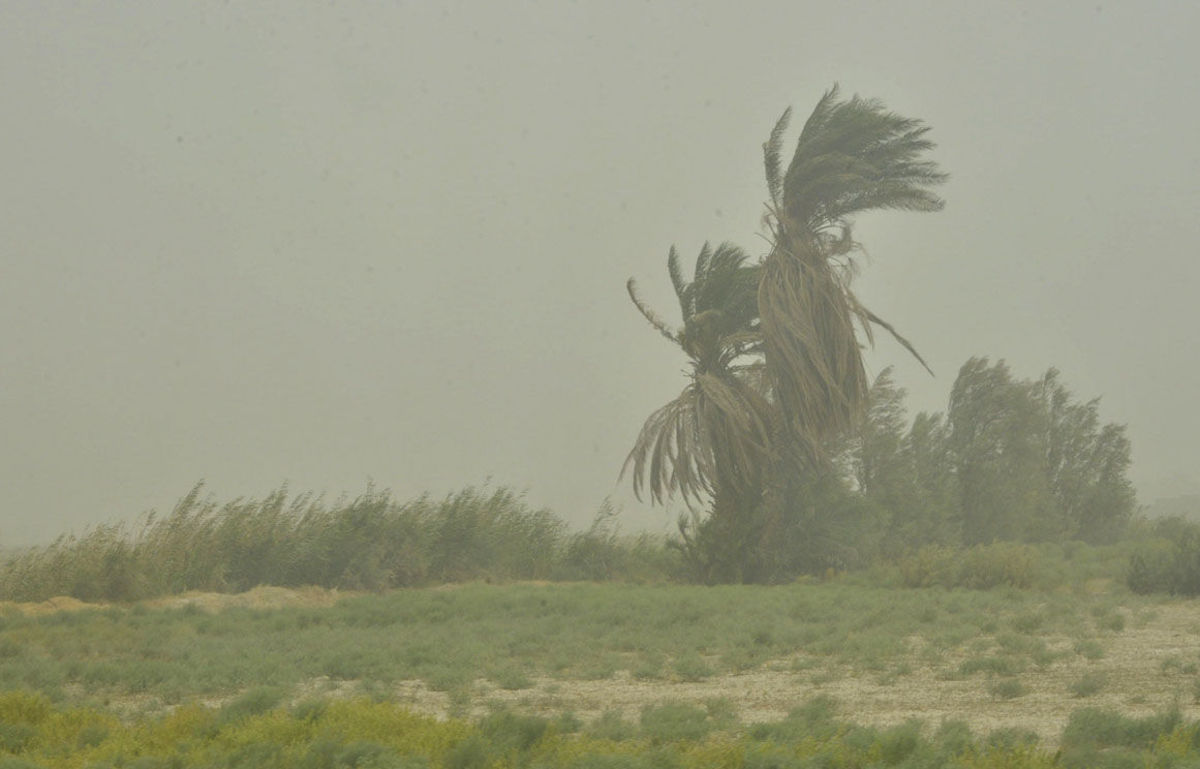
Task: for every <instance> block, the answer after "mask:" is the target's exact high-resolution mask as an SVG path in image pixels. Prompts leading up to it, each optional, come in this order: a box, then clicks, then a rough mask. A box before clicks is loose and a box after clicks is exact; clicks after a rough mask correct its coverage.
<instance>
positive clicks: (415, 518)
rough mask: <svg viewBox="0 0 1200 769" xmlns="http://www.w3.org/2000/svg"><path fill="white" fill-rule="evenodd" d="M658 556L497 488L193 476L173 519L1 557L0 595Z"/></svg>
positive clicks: (564, 567)
mask: <svg viewBox="0 0 1200 769" xmlns="http://www.w3.org/2000/svg"><path fill="white" fill-rule="evenodd" d="M668 569H669V554H668V553H667V552H666V551H665V548H663V547H662V545H661V543H658V542H655V541H653V540H651V539H650V538H647V537H643V538H641V539H640V540H634V541H629V540H627V539H625V538H621V537H620V536H619V533H618V531H617V529H616V526H615V524H614V522H613V514H612V511H611V509H610V508H608V507H605V508H602V510H601V513H600V515H598V516H597V519H596V523H595V524H594V525H593V526H592V528H591V529H589V530H588V531H586V532H582V533H571V532H569V531H568V530H567V526H566V524H564V523H563V522H562V521H561V520H560V519H559V518H557V517H556V516H555V515H554V514H553V513H551V512H550V511H549V510H546V509H535V508H533V507H531V506H529V505H528V504H527V503H526V502H525V500H524V499H523V497H522V496H521V495H520V494H518V493H516V492H514V491H513V490H511V489H508V488H504V487H501V488H497V489H492V490H489V489H486V488H476V487H468V488H466V489H463V490H462V491H459V492H457V493H455V494H451V495H449V496H447V497H445V498H444V499H440V500H435V499H433V498H431V497H429V496H422V497H420V498H418V499H415V500H412V501H409V502H404V503H401V502H397V501H396V500H395V499H393V497H392V496H391V494H390V493H389V492H386V491H385V492H380V491H376V490H375V489H373V488H368V489H367V491H366V493H364V494H363V495H361V496H359V497H357V498H355V499H352V500H339V501H337V502H335V503H333V504H327V503H326V502H325V501H324V500H323V499H322V498H320V497H315V496H313V495H311V494H299V495H291V494H289V492H288V489H287V488H286V487H283V488H280V489H278V490H276V491H274V492H272V493H271V494H269V495H267V496H266V497H265V498H264V499H261V500H255V499H235V500H233V501H231V502H226V503H224V504H221V503H218V502H217V501H215V500H214V499H213V498H212V497H210V496H208V497H206V496H205V495H204V494H203V485H202V484H197V485H196V486H195V487H194V488H193V489H192V490H191V491H190V492H189V493H188V494H187V495H186V496H184V497H183V498H182V499H181V500H180V501H179V502H178V504H176V505H175V508H174V509H173V510H172V511H171V512H170V514H168V515H166V516H164V517H158V516H157V515H154V514H150V515H149V516H147V517H146V518H145V519H144V520H143V521H142V522H141V523H140V525H136V526H130V525H128V524H109V525H103V526H98V527H96V528H93V529H91V530H89V531H87V532H86V533H85V534H83V535H81V536H76V535H73V534H72V535H65V536H62V537H60V538H59V539H58V540H56V541H55V542H54V543H53V544H51V545H48V546H46V547H38V548H32V549H29V550H26V551H24V552H22V553H20V554H17V555H15V556H13V557H11V558H10V559H9V560H7V561H5V562H4V563H3V564H2V565H0V600H15V601H40V600H45V599H47V598H50V597H52V596H57V595H68V596H73V597H75V598H78V599H80V600H84V601H96V600H108V601H128V600H137V599H141V598H148V597H153V596H158V595H167V594H173V593H181V592H184V591H188V590H205V591H219V592H240V591H243V590H247V589H249V588H252V587H254V586H256V585H264V584H270V585H279V586H299V585H319V586H323V587H327V588H339V589H353V590H382V589H386V588H391V587H403V586H413V585H424V584H431V583H441V582H459V581H468V580H502V581H507V580H529V579H534V580H537V579H551V578H564V579H612V578H619V577H631V578H637V579H643V580H644V579H662V578H663V577H665V575H666V573H667V571H668Z"/></svg>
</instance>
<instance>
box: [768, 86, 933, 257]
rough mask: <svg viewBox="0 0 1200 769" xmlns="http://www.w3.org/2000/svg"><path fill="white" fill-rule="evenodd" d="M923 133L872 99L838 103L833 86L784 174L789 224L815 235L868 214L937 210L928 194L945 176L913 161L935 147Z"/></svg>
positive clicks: (810, 120) (811, 118)
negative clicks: (896, 210) (891, 209)
mask: <svg viewBox="0 0 1200 769" xmlns="http://www.w3.org/2000/svg"><path fill="white" fill-rule="evenodd" d="M928 131H929V127H928V126H926V125H924V124H923V123H922V122H921V121H920V120H913V119H911V118H905V117H902V116H900V115H897V114H896V113H894V112H888V111H887V110H885V109H884V107H883V104H882V103H880V102H879V101H878V100H876V99H863V98H861V97H859V96H857V95H856V96H853V97H851V98H850V99H848V100H844V101H840V100H839V99H838V87H837V86H836V85H835V86H834V87H833V88H831V89H829V90H828V91H826V92H825V95H824V96H822V97H821V100H820V101H819V102H817V106H816V108H815V109H814V110H813V112H812V115H810V116H809V118H808V120H807V121H806V122H805V124H804V128H803V130H802V131H801V133H800V139H799V141H798V142H797V144H796V152H795V154H794V155H793V157H792V162H791V163H790V164H789V166H788V169H787V173H786V174H785V175H784V178H783V190H782V196H781V197H782V203H783V206H782V208H783V213H784V214H785V216H786V217H787V219H788V224H790V225H791V226H793V227H794V226H799V227H802V228H804V229H805V230H807V231H809V232H812V233H815V232H820V231H823V230H825V229H827V228H829V227H839V226H841V225H842V224H844V223H845V221H846V219H847V217H849V216H853V215H854V214H856V213H859V212H862V211H868V210H871V209H879V208H885V209H886V208H894V209H903V210H911V211H938V210H941V208H942V206H943V205H944V203H943V201H942V199H941V198H939V197H937V196H936V195H934V194H933V193H932V192H930V191H929V188H930V187H932V186H935V185H938V184H941V183H943V182H945V181H946V179H947V176H946V174H944V173H942V172H941V171H939V170H938V167H937V164H936V163H934V162H932V161H927V160H920V159H919V158H920V156H921V155H922V154H923V153H924V152H927V151H928V150H930V149H932V148H933V147H934V144H933V142H931V141H929V140H928V139H926V138H925V134H926V133H928ZM769 183H770V181H769V180H768V184H769ZM797 234H799V233H797Z"/></svg>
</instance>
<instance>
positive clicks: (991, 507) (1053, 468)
mask: <svg viewBox="0 0 1200 769" xmlns="http://www.w3.org/2000/svg"><path fill="white" fill-rule="evenodd" d="M947 416H948V422H949V425H950V433H949V436H948V442H949V456H950V459H951V462H952V464H953V467H954V472H955V476H956V478H957V484H958V488H959V492H960V505H961V515H962V531H963V536H964V539H965V541H966V542H967V543H968V544H974V543H986V542H991V541H995V540H1030V541H1038V540H1064V539H1082V540H1086V541H1091V542H1111V541H1113V540H1114V539H1115V538H1116V537H1118V536H1119V535H1120V533H1121V532H1122V531H1123V529H1124V526H1125V524H1126V523H1127V522H1128V520H1129V517H1130V515H1131V514H1132V512H1133V508H1134V494H1133V487H1132V485H1131V484H1130V482H1129V480H1128V478H1127V477H1126V473H1127V471H1128V469H1129V466H1130V443H1129V440H1128V438H1127V437H1126V435H1125V428H1124V426H1123V425H1115V424H1108V425H1101V423H1100V418H1099V401H1098V400H1092V401H1089V402H1086V403H1079V402H1077V401H1076V400H1075V398H1074V396H1073V395H1072V394H1071V393H1070V391H1068V390H1067V389H1066V388H1065V387H1064V386H1063V385H1062V384H1061V383H1060V382H1059V373H1058V371H1057V370H1055V369H1050V370H1049V371H1047V372H1046V374H1045V375H1043V376H1042V377H1041V378H1040V379H1038V380H1036V381H1024V380H1017V379H1014V378H1013V377H1012V374H1011V373H1010V371H1009V369H1008V366H1007V364H1005V362H1004V361H998V362H996V363H994V364H993V363H989V361H988V359H987V358H972V359H970V360H969V361H967V363H966V364H964V365H963V367H962V369H961V370H960V371H959V375H958V379H957V380H956V381H955V383H954V388H953V390H952V392H951V396H950V406H949V411H948V415H947Z"/></svg>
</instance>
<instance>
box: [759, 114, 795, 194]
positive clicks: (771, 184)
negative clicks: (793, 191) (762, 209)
mask: <svg viewBox="0 0 1200 769" xmlns="http://www.w3.org/2000/svg"><path fill="white" fill-rule="evenodd" d="M791 119H792V108H791V107H788V108H787V109H785V110H784V111H783V115H781V116H780V117H779V120H778V121H776V123H775V128H773V129H771V136H770V138H768V139H767V141H765V142H764V143H763V165H764V166H766V171H767V191H768V192H769V193H770V195H771V203H772V204H773V205H774V206H775V207H776V208H778V207H779V204H780V200H781V199H782V198H783V172H782V170H781V167H780V159H781V158H782V157H783V132H784V131H786V130H787V127H788V123H790V122H791Z"/></svg>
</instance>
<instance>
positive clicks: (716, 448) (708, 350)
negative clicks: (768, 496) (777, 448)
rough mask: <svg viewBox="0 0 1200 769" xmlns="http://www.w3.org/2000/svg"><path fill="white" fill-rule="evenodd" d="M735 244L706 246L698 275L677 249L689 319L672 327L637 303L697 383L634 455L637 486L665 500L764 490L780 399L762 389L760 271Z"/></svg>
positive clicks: (660, 415) (679, 291) (656, 421)
mask: <svg viewBox="0 0 1200 769" xmlns="http://www.w3.org/2000/svg"><path fill="white" fill-rule="evenodd" d="M747 260H748V257H747V256H746V254H745V253H744V252H742V251H741V250H740V249H738V248H737V247H736V246H733V245H730V244H728V243H723V244H721V245H720V246H718V247H717V248H715V249H713V248H712V247H711V246H709V245H708V244H707V243H706V244H705V245H704V247H703V248H702V249H701V250H700V254H699V256H698V257H697V259H696V266H695V270H694V272H693V276H692V279H691V281H687V280H685V279H684V278H683V272H682V270H681V268H680V266H679V257H678V254H677V252H676V251H675V249H674V248H672V249H671V251H670V254H669V256H668V258H667V271H668V273H669V274H670V276H671V282H672V284H673V286H674V288H675V293H676V295H677V296H678V298H679V305H680V310H681V313H682V315H683V320H684V323H683V326H682V327H681V328H680V329H679V330H678V331H673V330H671V329H670V328H669V327H668V326H667V325H666V323H664V322H663V321H662V319H660V318H659V317H658V316H657V315H656V314H655V313H654V312H653V311H652V310H650V308H648V307H647V306H646V305H645V304H644V303H643V302H642V301H641V299H640V298H639V297H638V296H637V293H636V290H635V288H634V284H633V282H632V279H631V281H630V284H629V285H630V296H631V297H632V298H633V300H634V304H635V305H636V306H637V308H638V310H639V311H640V312H641V313H642V315H643V316H645V317H646V319H647V320H648V321H650V323H651V325H653V326H654V327H655V328H656V329H658V331H659V332H660V333H661V334H663V336H665V337H667V338H669V339H671V340H672V341H674V342H675V343H676V344H678V345H679V346H680V348H681V349H682V350H683V351H684V353H685V354H687V356H688V358H689V359H690V361H691V369H692V372H691V376H692V381H691V383H690V384H689V385H688V386H687V387H686V388H685V389H684V390H683V392H682V393H680V395H679V396H678V397H677V398H675V400H673V401H671V402H670V403H668V404H667V405H665V406H663V407H662V408H660V409H658V410H657V411H655V412H654V413H653V414H651V415H650V417H649V418H648V419H647V420H646V422H645V424H644V425H643V426H642V430H641V432H640V433H639V435H638V438H637V441H636V442H635V443H634V447H633V450H632V451H630V453H629V457H628V458H627V459H626V461H625V467H624V468H623V469H622V471H621V472H622V475H624V474H625V472H628V471H630V470H632V472H633V489H634V493H635V494H636V495H637V496H638V498H639V499H640V498H641V496H642V493H643V491H644V490H646V489H647V488H648V490H649V493H650V499H651V501H653V502H656V503H663V502H665V501H666V500H667V499H668V498H670V497H671V496H672V495H674V494H676V493H678V494H679V495H680V496H681V497H682V498H683V499H684V500H685V501H686V502H687V503H688V504H689V505H691V504H694V503H699V502H701V501H703V499H704V498H705V497H706V496H713V497H715V496H718V495H734V496H736V497H743V498H744V497H747V496H749V495H753V494H755V493H757V492H758V490H759V489H761V482H760V478H761V473H762V471H763V468H764V467H765V465H766V457H767V453H768V450H769V445H770V439H771V433H772V416H771V415H772V408H773V407H772V405H771V403H770V401H769V399H768V398H767V397H766V395H764V390H763V389H761V387H760V386H759V385H760V383H761V381H762V377H761V360H758V359H757V356H759V355H760V354H761V349H762V345H761V342H762V339H761V336H760V334H759V331H758V309H757V291H758V277H757V275H758V272H757V271H758V268H757V266H754V265H748V264H747V263H746V262H747Z"/></svg>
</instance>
